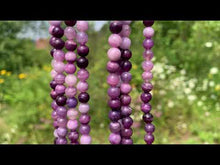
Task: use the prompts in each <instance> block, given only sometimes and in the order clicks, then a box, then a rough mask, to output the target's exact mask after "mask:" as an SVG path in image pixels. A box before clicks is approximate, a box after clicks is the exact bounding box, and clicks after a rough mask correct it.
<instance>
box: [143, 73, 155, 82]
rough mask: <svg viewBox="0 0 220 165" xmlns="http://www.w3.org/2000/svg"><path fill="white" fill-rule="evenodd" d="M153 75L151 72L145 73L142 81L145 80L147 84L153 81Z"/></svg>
mask: <svg viewBox="0 0 220 165" xmlns="http://www.w3.org/2000/svg"><path fill="white" fill-rule="evenodd" d="M152 78H153V74H152V73H151V72H143V73H142V79H143V80H145V82H149V81H150V80H152Z"/></svg>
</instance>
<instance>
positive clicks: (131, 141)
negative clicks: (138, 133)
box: [121, 138, 133, 145]
mask: <svg viewBox="0 0 220 165" xmlns="http://www.w3.org/2000/svg"><path fill="white" fill-rule="evenodd" d="M121 144H127V145H129V144H133V140H132V139H130V138H129V139H127V138H122V140H121Z"/></svg>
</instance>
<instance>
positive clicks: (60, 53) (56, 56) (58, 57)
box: [53, 50, 65, 62]
mask: <svg viewBox="0 0 220 165" xmlns="http://www.w3.org/2000/svg"><path fill="white" fill-rule="evenodd" d="M53 57H54V59H55V60H56V61H61V62H62V61H63V60H64V59H65V53H64V52H63V51H62V50H55V51H54V53H53Z"/></svg>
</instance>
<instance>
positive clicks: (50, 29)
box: [48, 25, 55, 35]
mask: <svg viewBox="0 0 220 165" xmlns="http://www.w3.org/2000/svg"><path fill="white" fill-rule="evenodd" d="M54 27H55V26H53V25H50V26H49V29H48V31H49V33H50V34H51V35H52V31H53V28H54Z"/></svg>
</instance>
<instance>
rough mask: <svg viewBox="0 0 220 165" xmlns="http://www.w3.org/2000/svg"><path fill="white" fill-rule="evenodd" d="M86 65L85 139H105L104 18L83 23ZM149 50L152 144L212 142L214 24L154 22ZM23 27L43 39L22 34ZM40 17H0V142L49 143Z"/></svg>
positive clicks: (219, 118)
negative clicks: (87, 130) (87, 129)
mask: <svg viewBox="0 0 220 165" xmlns="http://www.w3.org/2000/svg"><path fill="white" fill-rule="evenodd" d="M89 23H90V29H89V31H88V33H89V34H88V35H89V42H88V46H89V47H90V53H89V56H88V58H89V61H90V63H89V66H88V70H89V72H90V73H91V76H90V78H89V80H88V82H89V86H90V88H89V91H88V92H89V94H90V96H91V99H90V101H89V103H90V106H91V111H90V115H91V116H92V119H91V123H90V125H91V128H92V129H91V136H92V138H93V142H92V143H93V144H109V142H108V136H109V133H110V132H109V129H108V124H109V120H108V112H109V108H108V105H107V101H106V100H107V99H108V96H107V94H106V93H107V89H108V84H107V83H106V77H107V75H108V72H107V71H106V63H107V60H108V58H107V54H106V52H107V50H108V48H109V45H108V42H107V40H108V36H109V35H110V31H109V27H108V22H106V24H104V26H103V27H102V28H101V29H100V30H99V31H97V30H95V26H94V22H93V21H90V22H89ZM131 28H132V33H131V40H132V46H131V50H132V53H133V56H132V58H131V62H132V64H133V66H132V70H131V73H132V76H133V79H132V81H131V84H132V87H133V90H132V92H131V96H132V104H131V106H132V109H133V114H132V117H133V119H134V124H133V130H134V133H133V136H132V137H133V140H134V144H144V143H145V142H144V140H143V137H144V129H143V123H142V121H141V116H142V112H141V111H140V103H141V102H140V99H139V95H140V93H141V83H142V79H141V74H142V72H143V71H142V67H141V62H142V60H143V57H142V54H143V51H144V49H143V48H142V42H143V40H144V37H143V35H142V30H143V28H144V26H143V24H142V22H141V21H134V22H133V23H132V24H131ZM153 28H154V29H155V36H154V38H153V39H154V42H155V46H154V48H153V51H154V58H153V62H154V64H155V66H154V68H153V74H154V78H153V81H152V83H153V84H154V90H153V92H152V94H153V99H152V101H151V104H152V106H153V109H152V114H153V115H154V124H155V126H156V130H155V133H154V135H155V142H154V144H216V143H220V126H219V123H220V68H219V67H220V21H156V22H155V24H154V25H153ZM28 31H32V32H34V33H36V34H43V36H45V37H46V38H41V39H37V40H33V38H30V37H25V36H26V35H25V34H26V33H27V32H28ZM47 31H48V22H47V21H1V22H0V143H1V144H53V139H54V138H53V126H52V119H51V112H52V109H51V108H50V104H51V102H52V99H51V98H50V95H49V93H50V90H51V89H50V87H49V82H50V81H51V77H50V71H51V64H50V62H51V59H52V57H51V56H50V53H49V51H50V49H51V47H50V46H49V44H48V41H49V35H48V33H47Z"/></svg>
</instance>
